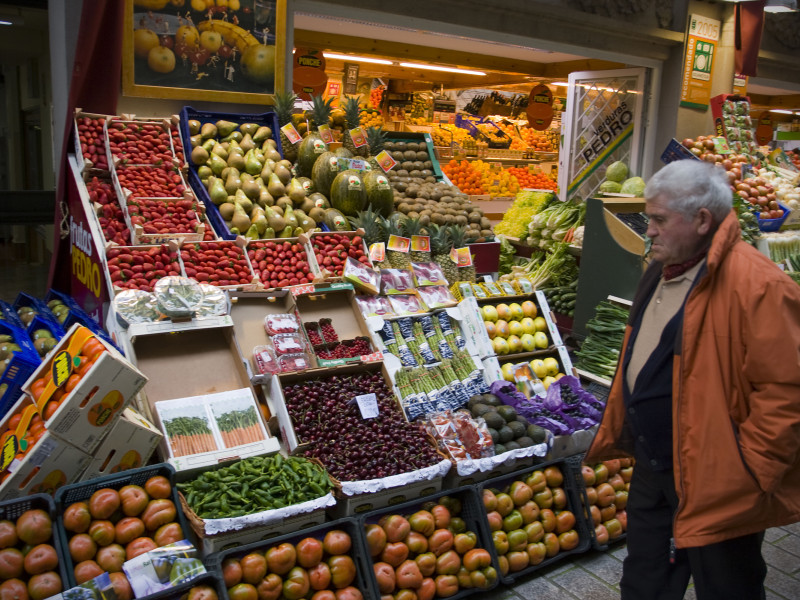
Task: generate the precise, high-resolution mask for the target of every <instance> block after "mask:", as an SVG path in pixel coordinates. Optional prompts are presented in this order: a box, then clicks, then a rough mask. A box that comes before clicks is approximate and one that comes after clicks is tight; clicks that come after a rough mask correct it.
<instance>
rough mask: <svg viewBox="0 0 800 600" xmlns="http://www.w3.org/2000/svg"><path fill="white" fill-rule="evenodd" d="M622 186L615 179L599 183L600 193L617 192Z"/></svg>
mask: <svg viewBox="0 0 800 600" xmlns="http://www.w3.org/2000/svg"><path fill="white" fill-rule="evenodd" d="M621 187H622V185H620V183H619V182H617V181H604V182H603V183H601V184H600V193H601V194H609V193H611V194H619V190H620V188H621Z"/></svg>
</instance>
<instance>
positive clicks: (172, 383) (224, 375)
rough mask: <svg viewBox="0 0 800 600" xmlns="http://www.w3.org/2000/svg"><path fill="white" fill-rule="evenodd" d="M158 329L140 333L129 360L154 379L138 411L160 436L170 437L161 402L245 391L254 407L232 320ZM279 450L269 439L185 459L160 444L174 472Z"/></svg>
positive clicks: (266, 437)
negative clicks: (160, 410) (159, 403)
mask: <svg viewBox="0 0 800 600" xmlns="http://www.w3.org/2000/svg"><path fill="white" fill-rule="evenodd" d="M157 325H158V327H155V328H153V330H151V331H148V330H147V329H145V328H142V329H139V330H138V331H139V333H138V334H137V335H135V336H131V337H130V340H129V344H130V354H129V355H130V356H131V359H132V360H134V361H135V362H136V364H137V366H138V367H139V369H140V370H141V371H142V372H143V373H144V374H145V375H147V376H148V378H149V379H150V384H149V385H148V386H147V387H146V388H145V390H144V391H143V393H142V395H141V397H140V409H141V410H142V412H143V413H144V414H145V415H146V416H147V417H148V418H149V419H151V420H152V422H153V423H155V424H156V425H158V427H159V428H160V430H161V431H162V433H166V432H167V431H166V429H165V424H164V422H162V420H161V419H160V418H159V411H158V409H157V408H156V404H157V403H158V402H161V401H166V400H178V399H185V398H195V397H198V396H205V395H211V394H219V393H224V392H233V391H238V390H244V391H243V392H242V393H244V394H246V395H248V396H249V397H250V398H251V399H252V401H253V402H255V391H254V390H253V388H252V386H251V384H250V375H249V374H248V372H247V370H246V369H245V366H244V364H243V363H242V360H241V358H240V354H239V349H238V347H237V344H236V340H235V336H234V327H233V321H232V320H231V319H230V318H222V319H217V320H209V321H208V322H206V323H205V324H204V325H205V326H195V327H187V326H184V325H182V324H175V326H174V327H169V326H167V324H157ZM186 405H187V406H189V403H188V402H187V403H186ZM257 413H258V414H257V415H256V418H257V419H258V423H259V424H260V426H261V427H263V424H262V423H261V419H262V417H261V414H260V411H257ZM265 434H266V432H265ZM279 449H280V444H279V442H278V440H277V439H276V438H274V437H270V436H269V434H266V435H265V437H264V439H263V440H261V441H259V442H253V443H248V444H245V445H243V446H238V447H235V448H227V449H217V450H214V451H207V452H198V453H195V454H188V455H185V456H181V457H177V456H174V453H173V452H171V450H170V447H169V445H168V444H167V443H166V439H165V440H162V442H161V444H160V452H161V455H162V457H163V458H164V459H165V460H166V459H169V462H170V463H171V464H172V465H173V466H174V467H175V469H176V470H182V469H190V468H198V467H203V466H209V465H215V464H217V463H219V462H223V461H228V460H234V459H238V458H245V457H247V456H256V455H260V454H269V453H273V452H277V451H278V450H279Z"/></svg>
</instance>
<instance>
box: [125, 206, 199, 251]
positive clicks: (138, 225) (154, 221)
mask: <svg viewBox="0 0 800 600" xmlns="http://www.w3.org/2000/svg"><path fill="white" fill-rule="evenodd" d="M202 212H203V205H202V204H201V203H200V202H198V201H197V199H196V198H194V196H191V195H188V196H187V197H184V198H131V197H129V198H128V201H127V203H126V206H125V214H126V215H127V220H128V226H129V228H130V230H131V231H132V232H133V243H134V245H139V244H151V245H152V244H166V243H169V242H171V241H175V242H177V243H179V244H180V243H183V242H201V241H203V239H204V237H205V227H206V226H205V225H204V224H203V221H202V220H201V214H202ZM169 229H175V230H176V231H164V230H169Z"/></svg>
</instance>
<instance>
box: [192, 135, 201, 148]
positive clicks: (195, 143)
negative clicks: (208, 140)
mask: <svg viewBox="0 0 800 600" xmlns="http://www.w3.org/2000/svg"><path fill="white" fill-rule="evenodd" d="M189 143H190V144H191V145H192V148H197V147H198V146H199V145H200V144H202V143H203V137H202V136H201V135H199V134H198V135H193V136H192V137H190V138H189Z"/></svg>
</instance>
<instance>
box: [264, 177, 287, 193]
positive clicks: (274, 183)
mask: <svg viewBox="0 0 800 600" xmlns="http://www.w3.org/2000/svg"><path fill="white" fill-rule="evenodd" d="M285 190H286V188H285V187H284V185H283V182H282V181H281V180H280V178H278V176H277V175H276V174H275V173H271V174H270V176H269V181H268V182H267V191H268V192H269V193H270V195H271V196H272V197H273V198H277V197H279V196H283V194H284V193H285Z"/></svg>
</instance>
